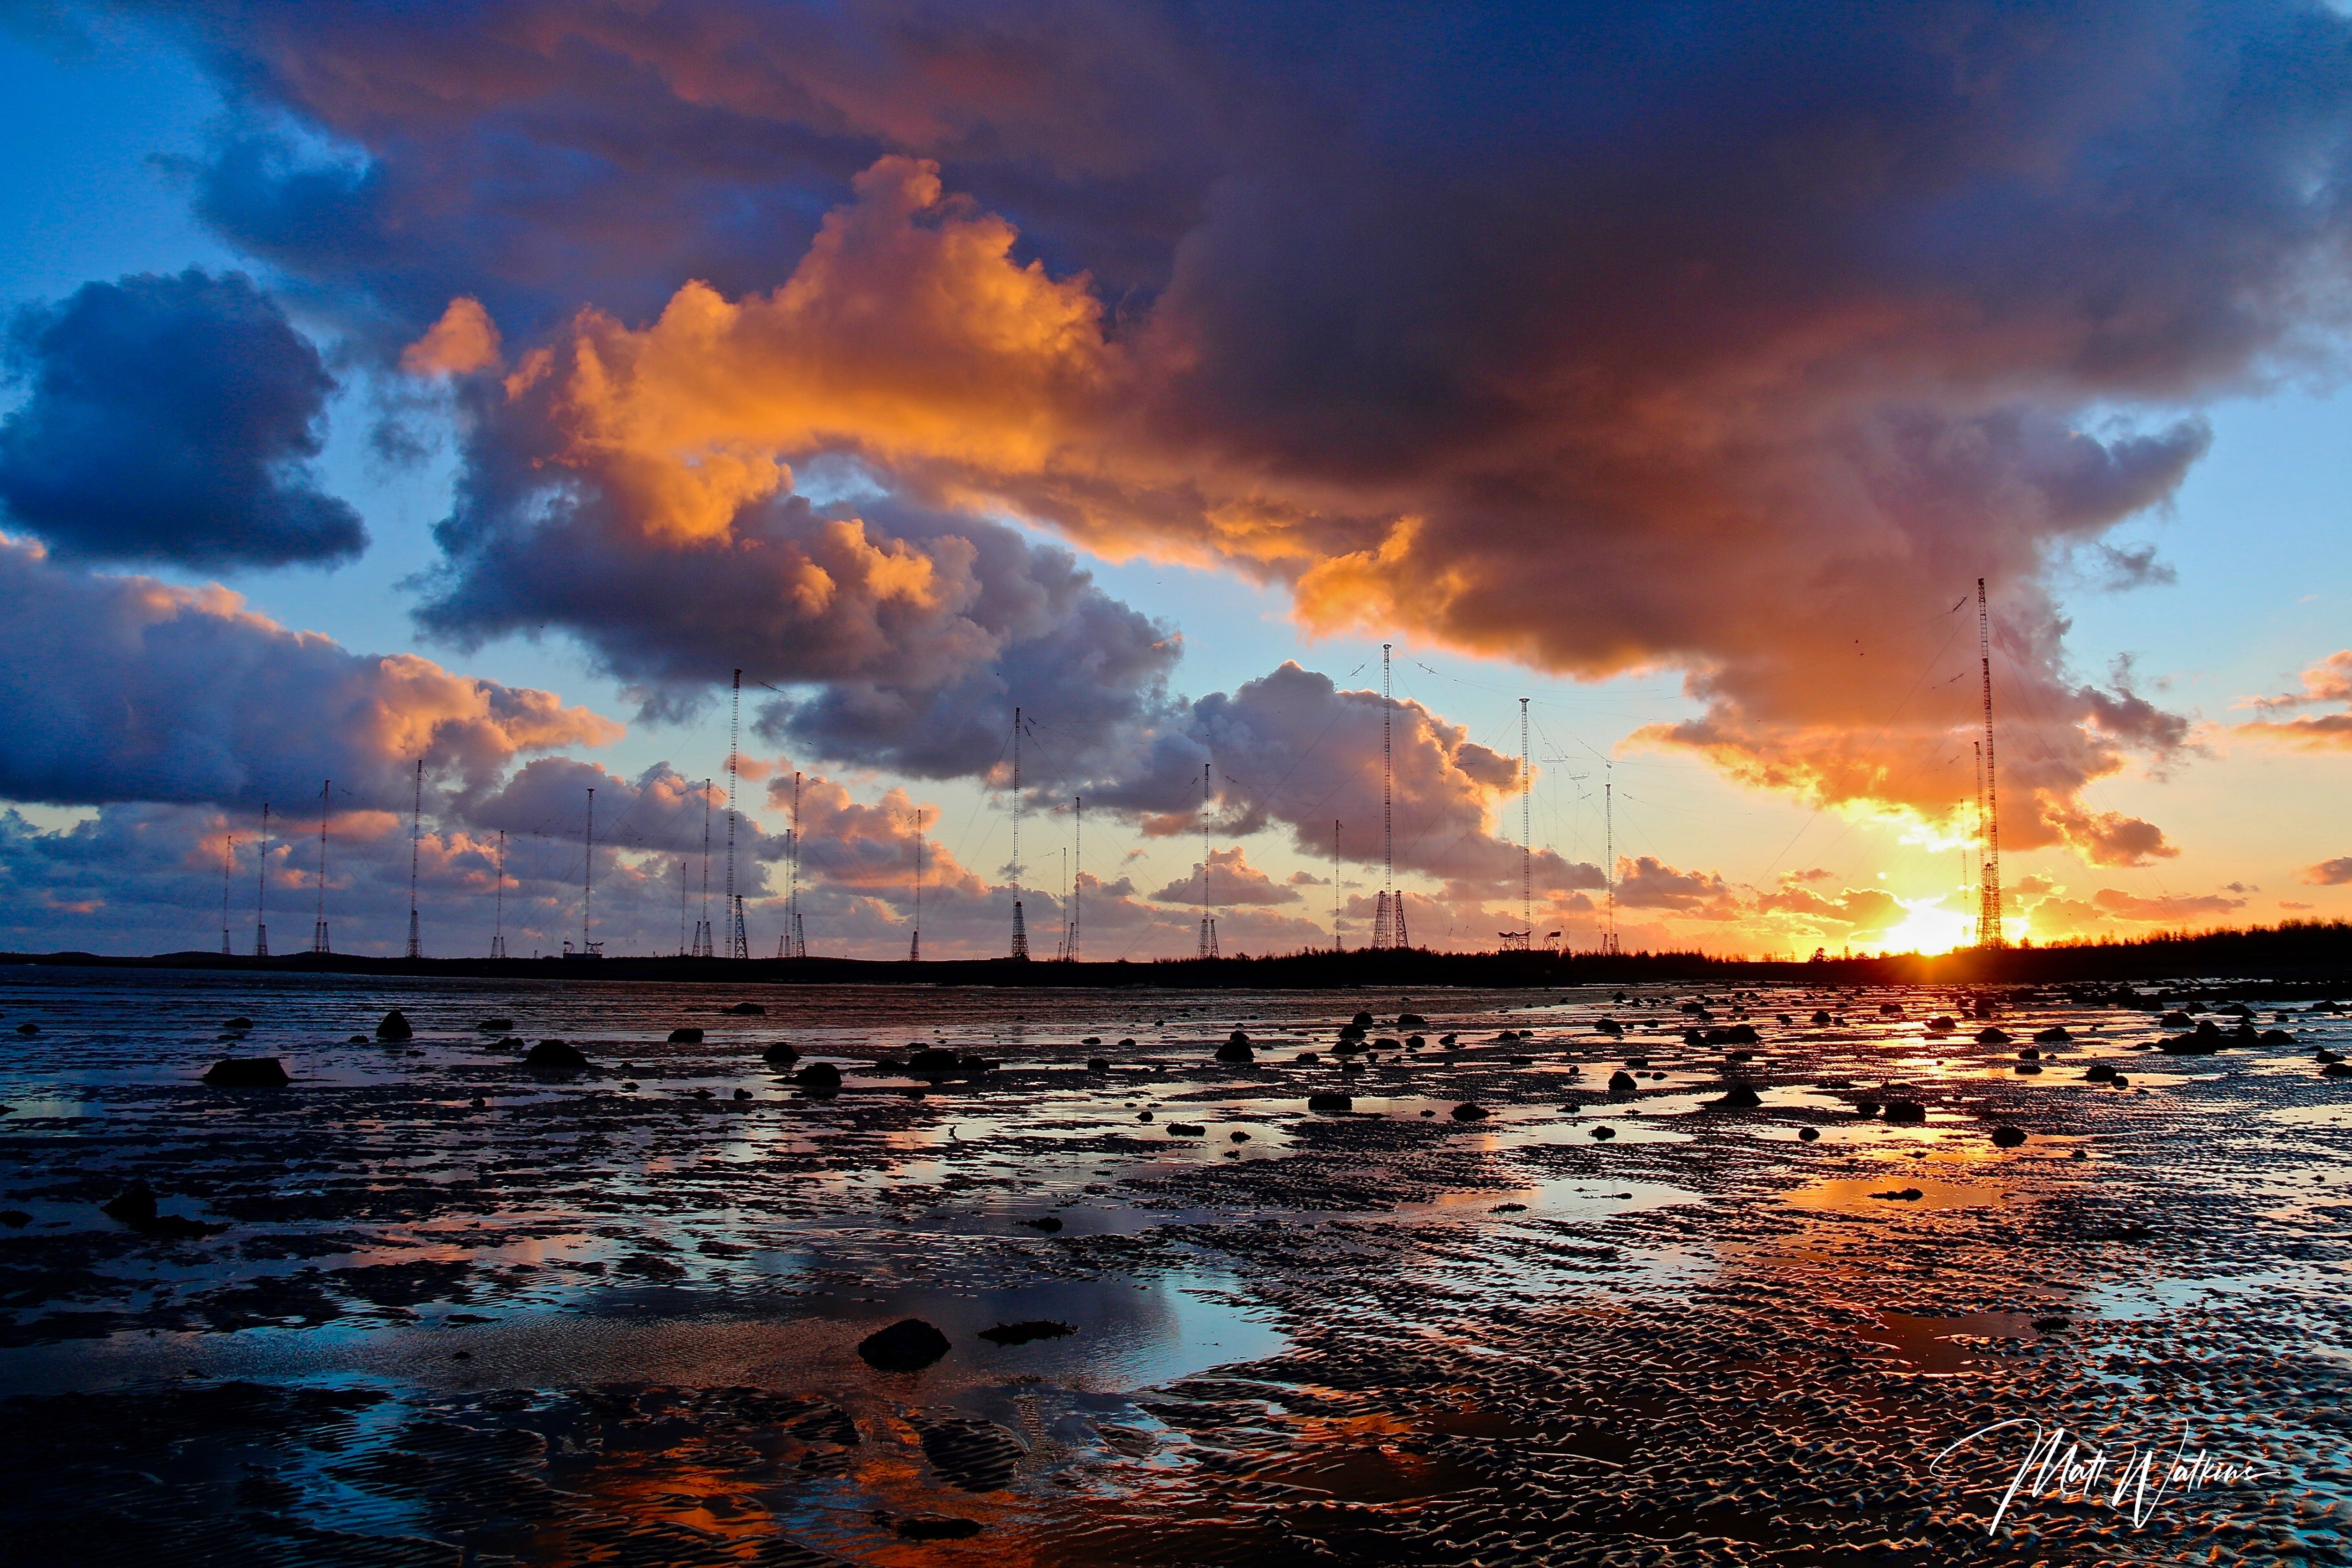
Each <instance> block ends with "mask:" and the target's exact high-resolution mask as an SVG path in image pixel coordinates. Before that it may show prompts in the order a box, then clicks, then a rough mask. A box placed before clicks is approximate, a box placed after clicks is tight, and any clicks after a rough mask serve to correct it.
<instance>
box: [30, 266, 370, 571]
mask: <svg viewBox="0 0 2352 1568" xmlns="http://www.w3.org/2000/svg"><path fill="white" fill-rule="evenodd" d="M6 363H7V367H8V370H9V372H10V374H12V375H13V376H15V377H16V379H18V380H20V381H22V382H23V383H25V384H26V386H27V387H28V388H29V389H30V390H29V393H28V395H27V396H26V399H25V401H24V403H23V404H22V405H20V406H19V407H18V408H17V409H16V411H15V412H14V413H12V414H10V415H9V416H8V417H7V419H6V420H5V422H0V504H5V508H6V510H7V513H8V515H10V516H11V517H13V518H15V520H16V521H17V522H18V523H20V524H22V525H23V526H24V527H26V528H28V529H30V530H32V531H35V532H37V533H38V534H39V535H40V536H41V537H42V538H44V539H46V540H47V541H48V542H49V543H50V544H51V545H52V546H53V547H54V548H55V549H56V550H58V552H59V553H61V554H67V555H74V556H81V557H87V558H89V559H93V560H106V561H145V562H170V563H178V564H182V565H189V566H200V567H214V566H226V565H249V566H282V565H285V564H288V563H294V562H333V561H338V560H342V559H346V558H348V557H351V556H354V555H357V554H358V553H359V552H361V551H362V549H363V548H365V546H366V544H367V532H366V530H365V529H364V528H362V526H361V523H360V518H359V513H358V512H356V511H354V510H352V507H351V506H350V504H349V503H347V502H345V501H342V500H337V499H336V498H334V497H333V496H331V495H328V494H327V493H326V492H325V491H324V490H322V489H320V488H319V485H318V481H317V479H315V478H314V477H313V476H312V475H311V473H310V470H309V468H308V467H307V466H306V465H307V464H308V463H309V461H310V459H311V458H316V457H317V456H318V455H319V451H320V433H319V432H320V423H321V421H322V419H323V417H324V415H325V410H326V403H327V395H328V394H330V393H331V392H332V391H333V390H334V386H335V384H334V381H333V379H332V378H331V377H330V376H329V375H328V374H327V370H326V366H325V364H324V363H321V361H320V357H319V351H318V350H317V349H315V348H313V347H312V346H311V345H310V342H309V341H308V340H307V339H305V338H303V337H302V336H301V335H300V334H299V333H298V332H296V331H294V329H293V328H292V327H291V326H290V325H289V324H288V322H287V320H286V317H285V314H284V312H282V311H281V310H278V306H277V305H276V304H275V303H274V302H272V301H271V300H269V299H268V297H267V296H265V295H264V294H262V293H261V292H260V291H259V290H258V289H256V288H255V287H254V286H253V283H252V281H251V280H250V279H247V278H246V277H245V276H244V275H243V274H241V273H235V272H231V273H226V274H223V275H221V276H219V277H213V276H210V275H208V274H206V273H204V272H202V271H199V270H197V269H196V268H189V269H188V270H187V271H185V272H183V273H180V274H179V275H178V276H176V277H159V276H155V275H152V274H142V275H140V276H137V277H131V278H124V279H121V280H120V281H118V282H114V283H85V284H83V285H82V286H81V287H80V288H79V289H76V290H75V291H74V292H73V293H72V294H71V295H70V296H68V298H67V299H66V300H64V301H63V302H62V303H59V304H57V305H54V306H48V307H38V308H34V309H30V310H25V311H23V312H22V313H20V314H19V315H18V316H17V318H16V321H14V322H13V323H12V324H11V326H10V328H9V331H8V335H7V344H6Z"/></svg>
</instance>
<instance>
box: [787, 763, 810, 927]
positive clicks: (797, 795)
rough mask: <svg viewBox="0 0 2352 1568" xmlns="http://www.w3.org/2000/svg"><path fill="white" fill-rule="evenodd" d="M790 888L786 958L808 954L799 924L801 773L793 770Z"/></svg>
mask: <svg viewBox="0 0 2352 1568" xmlns="http://www.w3.org/2000/svg"><path fill="white" fill-rule="evenodd" d="M788 864H789V865H790V867H791V876H792V888H791V891H790V894H789V896H788V897H787V898H786V899H785V900H784V905H785V909H786V910H787V911H788V912H787V914H786V915H785V918H784V941H783V944H782V947H783V955H784V956H785V957H786V958H806V957H807V956H808V932H807V931H805V930H804V929H803V927H802V925H801V775H800V771H799V770H798V769H797V768H796V769H794V770H793V853H792V858H791V859H790V861H789V862H788Z"/></svg>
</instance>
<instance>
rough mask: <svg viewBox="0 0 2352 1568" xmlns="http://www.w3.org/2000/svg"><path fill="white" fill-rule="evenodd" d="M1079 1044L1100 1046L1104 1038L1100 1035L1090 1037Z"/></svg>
mask: <svg viewBox="0 0 2352 1568" xmlns="http://www.w3.org/2000/svg"><path fill="white" fill-rule="evenodd" d="M1078 1044H1080V1045H1082V1046H1099V1045H1101V1044H1102V1037H1101V1036H1100V1035H1088V1036H1087V1037H1086V1038H1085V1039H1083V1040H1080V1041H1079V1042H1078Z"/></svg>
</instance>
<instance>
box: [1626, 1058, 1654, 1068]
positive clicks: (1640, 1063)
mask: <svg viewBox="0 0 2352 1568" xmlns="http://www.w3.org/2000/svg"><path fill="white" fill-rule="evenodd" d="M1625 1065H1626V1066H1627V1067H1629V1068H1645V1067H1648V1066H1649V1065H1650V1058H1647V1057H1627V1058H1625Z"/></svg>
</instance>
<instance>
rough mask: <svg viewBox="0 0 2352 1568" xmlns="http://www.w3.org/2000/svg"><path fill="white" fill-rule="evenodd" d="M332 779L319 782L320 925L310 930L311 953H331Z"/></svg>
mask: <svg viewBox="0 0 2352 1568" xmlns="http://www.w3.org/2000/svg"><path fill="white" fill-rule="evenodd" d="M334 782H335V781H334V780H332V779H321V780H320V781H319V923H318V924H316V925H314V926H312V927H311V928H310V951H311V952H332V951H333V949H331V947H329V946H328V944H327V806H328V804H329V803H328V799H327V791H328V790H329V789H330V788H331V786H332V785H333V784H334Z"/></svg>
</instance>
